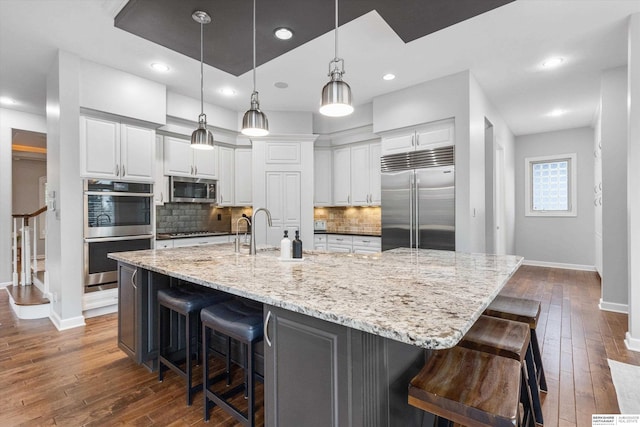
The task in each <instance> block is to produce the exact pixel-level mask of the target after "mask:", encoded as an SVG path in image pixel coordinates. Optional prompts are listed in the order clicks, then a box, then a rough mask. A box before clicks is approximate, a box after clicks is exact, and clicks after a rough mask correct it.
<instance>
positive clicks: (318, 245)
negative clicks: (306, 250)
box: [313, 234, 327, 252]
mask: <svg viewBox="0 0 640 427" xmlns="http://www.w3.org/2000/svg"><path fill="white" fill-rule="evenodd" d="M313 250H314V251H323V252H326V250H327V235H326V234H314V235H313Z"/></svg>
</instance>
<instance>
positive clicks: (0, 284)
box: [0, 282, 13, 289]
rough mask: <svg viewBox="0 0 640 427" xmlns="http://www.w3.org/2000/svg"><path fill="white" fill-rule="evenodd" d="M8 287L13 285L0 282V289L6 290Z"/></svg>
mask: <svg viewBox="0 0 640 427" xmlns="http://www.w3.org/2000/svg"><path fill="white" fill-rule="evenodd" d="M9 285H13V282H1V283H0V289H2V288H6V287H7V286H9Z"/></svg>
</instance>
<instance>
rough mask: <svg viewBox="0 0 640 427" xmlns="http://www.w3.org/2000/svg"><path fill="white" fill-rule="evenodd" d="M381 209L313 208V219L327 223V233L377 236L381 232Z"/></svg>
mask: <svg viewBox="0 0 640 427" xmlns="http://www.w3.org/2000/svg"><path fill="white" fill-rule="evenodd" d="M381 215H382V214H381V209H380V207H379V206H377V207H346V206H345V207H342V206H340V207H328V208H315V209H314V210H313V218H314V219H315V220H325V221H326V222H327V232H328V233H338V234H339V233H356V234H371V235H376V236H379V235H380V234H381V232H382V222H381V220H382V216H381Z"/></svg>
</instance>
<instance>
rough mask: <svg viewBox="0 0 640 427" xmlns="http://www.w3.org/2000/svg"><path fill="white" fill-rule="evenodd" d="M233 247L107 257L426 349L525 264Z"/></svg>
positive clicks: (464, 324) (440, 344)
mask: <svg viewBox="0 0 640 427" xmlns="http://www.w3.org/2000/svg"><path fill="white" fill-rule="evenodd" d="M303 255H304V259H303V260H302V261H299V262H284V261H278V256H279V251H276V250H264V251H259V253H258V254H257V255H255V256H251V255H246V254H236V253H234V252H233V245H231V244H220V245H211V246H199V247H185V248H175V249H163V250H157V251H156V250H153V249H152V250H143V251H135V252H118V253H111V254H109V258H112V259H115V260H117V261H121V262H124V263H128V264H131V265H134V266H137V267H141V268H144V269H148V270H151V271H155V272H158V273H161V274H165V275H168V276H172V277H176V278H179V279H184V280H187V281H189V282H192V283H196V284H199V285H203V286H207V287H211V288H215V289H219V290H222V291H225V292H228V293H231V294H234V295H238V296H242V297H246V298H249V299H253V300H255V301H259V302H262V303H264V304H269V305H273V306H277V307H281V308H284V309H287V310H291V311H294V312H298V313H303V314H306V315H309V316H312V317H316V318H319V319H323V320H326V321H329V322H332V323H337V324H340V325H344V326H347V327H351V328H354V329H358V330H362V331H365V332H369V333H372V334H375V335H380V336H383V337H386V338H391V339H394V340H397V341H400V342H404V343H407V344H411V345H415V346H418V347H422V348H428V349H439V348H449V347H452V346H454V345H456V343H457V342H458V341H459V340H460V339H461V338H462V336H463V335H464V334H465V333H466V332H467V331H468V330H469V328H470V327H471V325H472V324H473V322H475V320H476V319H477V318H478V317H479V316H480V315H481V314H482V312H483V311H484V309H485V308H486V307H487V306H488V305H489V303H490V302H491V301H492V300H493V298H494V297H495V296H496V295H497V294H498V292H499V291H500V290H501V289H502V287H503V286H504V284H505V283H506V282H507V280H508V279H509V278H510V277H511V275H512V274H513V273H514V272H515V271H516V270H517V269H518V267H519V266H520V264H521V263H522V258H521V257H516V256H496V255H485V254H466V253H458V252H447V251H435V250H425V249H420V250H417V251H416V250H413V251H412V250H411V249H394V250H391V251H386V252H382V253H378V254H371V255H357V254H340V253H324V252H313V251H306V252H304V254H303Z"/></svg>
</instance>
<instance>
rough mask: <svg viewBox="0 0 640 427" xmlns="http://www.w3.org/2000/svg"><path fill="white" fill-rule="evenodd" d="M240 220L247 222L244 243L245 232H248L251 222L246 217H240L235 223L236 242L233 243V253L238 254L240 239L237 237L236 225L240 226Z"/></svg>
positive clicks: (245, 233)
mask: <svg viewBox="0 0 640 427" xmlns="http://www.w3.org/2000/svg"><path fill="white" fill-rule="evenodd" d="M242 220H245V221H247V229H246V230H245V232H244V241H245V242H246V241H247V231H249V227H251V221H250V220H249V218H247V217H246V216H241V217H240V218H238V220H237V221H236V241H235V251H236V252H240V237H239V236H238V230H239V227H238V225H239V224H240V221H242Z"/></svg>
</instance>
